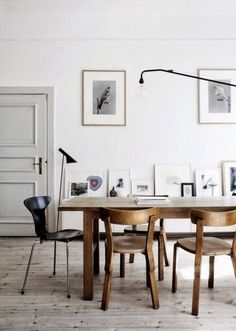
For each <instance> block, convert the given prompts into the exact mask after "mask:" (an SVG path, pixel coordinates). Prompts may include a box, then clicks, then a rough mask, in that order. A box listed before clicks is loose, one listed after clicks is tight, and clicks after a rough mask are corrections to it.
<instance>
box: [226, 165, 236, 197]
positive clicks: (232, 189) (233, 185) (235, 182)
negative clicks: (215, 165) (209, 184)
mask: <svg viewBox="0 0 236 331" xmlns="http://www.w3.org/2000/svg"><path fill="white" fill-rule="evenodd" d="M223 180H224V195H235V194H236V161H224V162H223Z"/></svg>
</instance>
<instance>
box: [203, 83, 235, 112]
mask: <svg viewBox="0 0 236 331" xmlns="http://www.w3.org/2000/svg"><path fill="white" fill-rule="evenodd" d="M224 82H225V83H228V84H230V83H231V81H230V80H229V79H228V80H225V81H224ZM208 92H209V113H230V112H231V86H227V85H223V84H216V83H212V82H208Z"/></svg>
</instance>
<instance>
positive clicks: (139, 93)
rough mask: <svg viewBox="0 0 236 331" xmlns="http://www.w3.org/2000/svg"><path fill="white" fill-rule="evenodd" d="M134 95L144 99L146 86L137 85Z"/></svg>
mask: <svg viewBox="0 0 236 331" xmlns="http://www.w3.org/2000/svg"><path fill="white" fill-rule="evenodd" d="M135 94H136V95H137V96H138V97H140V98H142V97H145V96H146V95H147V86H146V84H140V83H139V84H138V86H137V88H136V90H135Z"/></svg>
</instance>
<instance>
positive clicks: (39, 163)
mask: <svg viewBox="0 0 236 331" xmlns="http://www.w3.org/2000/svg"><path fill="white" fill-rule="evenodd" d="M42 164H43V158H42V157H39V162H38V163H33V165H38V166H39V174H40V175H42V173H43V171H42V169H43V167H42Z"/></svg>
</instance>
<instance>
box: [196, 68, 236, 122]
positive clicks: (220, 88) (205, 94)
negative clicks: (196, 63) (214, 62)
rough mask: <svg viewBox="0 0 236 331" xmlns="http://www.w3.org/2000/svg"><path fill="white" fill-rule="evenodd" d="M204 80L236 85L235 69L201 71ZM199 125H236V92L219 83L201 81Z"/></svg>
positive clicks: (199, 82)
mask: <svg viewBox="0 0 236 331" xmlns="http://www.w3.org/2000/svg"><path fill="white" fill-rule="evenodd" d="M198 75H199V76H200V77H202V78H206V79H207V78H210V79H211V80H215V81H220V82H223V83H226V84H235V83H236V70H235V69H199V70H198ZM198 87H199V93H198V95H199V103H198V104H199V124H201V123H202V124H204V123H206V124H217V123H222V124H232V123H236V108H235V100H236V90H235V88H234V87H232V86H229V85H225V84H220V83H217V82H211V81H205V80H199V81H198Z"/></svg>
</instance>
